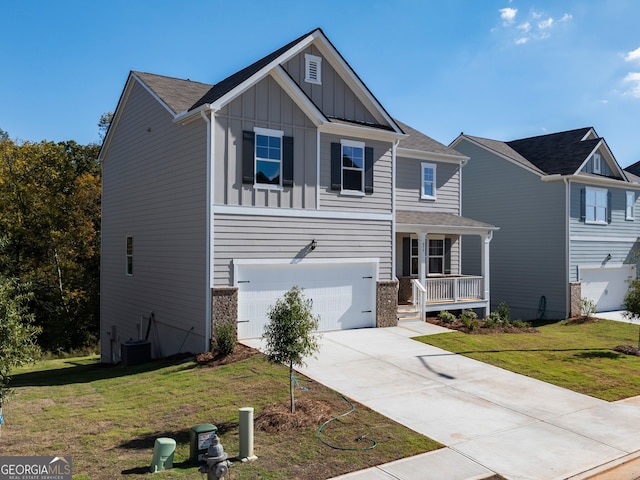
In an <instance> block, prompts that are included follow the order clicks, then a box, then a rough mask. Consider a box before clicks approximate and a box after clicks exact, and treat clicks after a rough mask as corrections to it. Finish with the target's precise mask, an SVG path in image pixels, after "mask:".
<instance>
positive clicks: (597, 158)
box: [593, 153, 602, 174]
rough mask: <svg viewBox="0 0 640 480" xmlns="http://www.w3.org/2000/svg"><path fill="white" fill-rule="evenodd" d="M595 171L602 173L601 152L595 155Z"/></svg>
mask: <svg viewBox="0 0 640 480" xmlns="http://www.w3.org/2000/svg"><path fill="white" fill-rule="evenodd" d="M593 173H598V174H601V173H602V157H601V156H600V154H599V153H595V154H594V155H593Z"/></svg>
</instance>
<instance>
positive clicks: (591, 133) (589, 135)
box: [581, 127, 599, 142]
mask: <svg viewBox="0 0 640 480" xmlns="http://www.w3.org/2000/svg"><path fill="white" fill-rule="evenodd" d="M593 138H599V137H598V134H597V133H596V131H595V130H594V129H593V127H591V128H589V130H588V131H587V133H585V134H584V137H582V139H581V141H583V142H584V141H585V140H590V139H593Z"/></svg>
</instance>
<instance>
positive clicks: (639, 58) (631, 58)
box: [624, 47, 640, 62]
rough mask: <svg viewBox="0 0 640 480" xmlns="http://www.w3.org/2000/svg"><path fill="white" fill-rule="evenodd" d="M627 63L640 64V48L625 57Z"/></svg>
mask: <svg viewBox="0 0 640 480" xmlns="http://www.w3.org/2000/svg"><path fill="white" fill-rule="evenodd" d="M624 59H625V60H626V61H627V62H640V47H638V48H636V49H635V50H632V51H631V52H629V53H627V54H626V55H625V56H624Z"/></svg>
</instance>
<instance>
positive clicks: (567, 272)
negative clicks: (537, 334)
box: [562, 177, 580, 318]
mask: <svg viewBox="0 0 640 480" xmlns="http://www.w3.org/2000/svg"><path fill="white" fill-rule="evenodd" d="M562 180H563V182H564V185H565V189H564V202H565V210H564V212H565V224H564V238H565V240H564V241H565V247H564V248H565V255H566V260H565V262H564V278H565V282H564V285H565V286H564V288H565V293H564V299H565V300H564V301H565V306H564V308H565V310H566V312H565V316H566V317H567V318H569V315H570V314H571V287H570V285H569V282H570V281H571V280H570V278H569V276H570V264H571V238H570V234H569V230H570V225H569V220H570V218H571V211H570V210H571V182H570V181H569V179H568V178H566V177H565V178H563V179H562ZM576 280H580V279H579V278H576Z"/></svg>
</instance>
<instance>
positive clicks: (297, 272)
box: [235, 261, 377, 339]
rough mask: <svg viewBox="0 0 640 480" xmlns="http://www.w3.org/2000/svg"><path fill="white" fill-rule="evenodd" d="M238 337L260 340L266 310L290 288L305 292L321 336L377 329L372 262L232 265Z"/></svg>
mask: <svg viewBox="0 0 640 480" xmlns="http://www.w3.org/2000/svg"><path fill="white" fill-rule="evenodd" d="M235 275H236V277H235V279H236V280H235V283H236V286H237V287H238V338H241V339H242V338H258V337H260V336H262V333H263V331H264V327H265V325H266V324H267V321H268V319H267V311H268V310H269V307H270V306H272V305H274V304H275V302H276V300H277V299H278V298H280V297H282V295H284V293H285V292H287V291H288V290H289V289H290V288H291V287H293V286H294V285H297V286H299V287H302V288H304V296H305V298H306V299H307V300H310V301H311V302H312V311H313V313H314V314H316V315H320V328H319V330H320V331H329V330H343V329H350V328H362V327H373V326H375V317H376V315H375V305H376V280H377V263H376V262H371V261H369V262H344V263H297V264H290V263H286V264H282V263H276V264H273V263H262V264H256V263H253V264H252V263H240V262H237V261H236V263H235Z"/></svg>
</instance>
